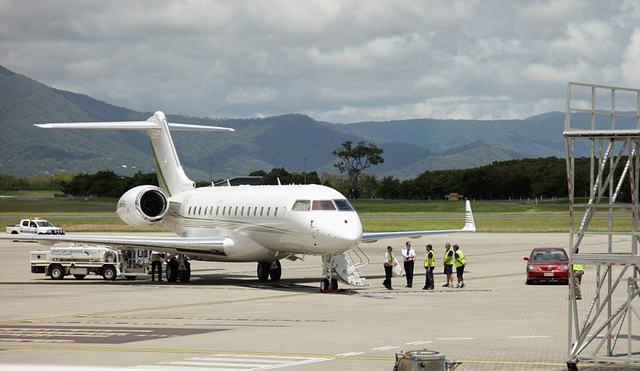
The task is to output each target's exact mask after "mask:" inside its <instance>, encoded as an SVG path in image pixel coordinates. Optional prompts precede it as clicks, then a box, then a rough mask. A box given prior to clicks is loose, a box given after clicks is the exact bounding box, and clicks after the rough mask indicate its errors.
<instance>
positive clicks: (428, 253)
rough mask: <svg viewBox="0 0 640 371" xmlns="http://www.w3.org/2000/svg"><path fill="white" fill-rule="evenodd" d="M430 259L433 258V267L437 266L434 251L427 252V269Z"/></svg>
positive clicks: (425, 262) (425, 261)
mask: <svg viewBox="0 0 640 371" xmlns="http://www.w3.org/2000/svg"><path fill="white" fill-rule="evenodd" d="M429 258H431V266H432V267H435V266H436V259H434V254H433V250H432V251H428V252H427V256H425V258H424V266H425V267H428V266H429Z"/></svg>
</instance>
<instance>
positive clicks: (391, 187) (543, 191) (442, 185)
mask: <svg viewBox="0 0 640 371" xmlns="http://www.w3.org/2000/svg"><path fill="white" fill-rule="evenodd" d="M621 162H622V161H621ZM622 165H623V164H622ZM575 167H576V174H575V193H576V195H577V196H580V195H586V194H588V192H589V159H588V158H578V159H576V165H575ZM620 168H622V166H620ZM616 171H618V169H616ZM620 171H621V169H620ZM250 175H258V176H262V177H263V178H262V184H265V185H267V184H269V185H277V184H278V180H279V181H280V184H304V183H305V178H306V183H307V184H322V185H326V186H329V187H332V188H335V189H336V190H338V191H340V192H341V193H342V194H344V195H351V194H353V193H352V187H353V184H352V182H351V181H350V180H349V179H347V178H346V177H343V176H339V175H334V174H329V173H323V174H322V175H318V173H317V172H315V171H313V172H308V173H306V174H305V173H300V172H295V171H294V172H288V171H287V170H286V169H284V168H274V169H271V170H270V171H269V172H266V171H264V170H257V171H254V172H252V173H251V174H250ZM627 182H628V180H627ZM142 184H151V185H158V180H157V177H156V174H155V173H147V174H143V173H141V172H138V173H137V174H135V175H134V176H132V177H125V176H121V175H117V174H116V173H114V172H112V171H98V172H97V173H95V174H56V175H51V176H45V175H40V176H38V177H35V178H17V177H15V176H11V175H1V174H0V189H1V190H51V189H53V190H59V191H61V192H62V193H65V194H68V195H73V196H100V197H120V196H121V195H122V194H123V193H124V192H126V191H127V190H129V189H131V188H133V187H135V186H138V185H142ZM208 185H210V184H209V182H208V181H203V182H197V186H199V187H202V186H208ZM357 187H358V189H357V194H359V196H360V197H361V198H405V199H428V198H431V199H443V198H444V197H445V196H446V195H448V194H450V193H459V194H463V195H464V196H465V197H468V198H473V199H508V198H509V197H511V198H519V197H522V198H527V197H530V198H533V197H539V196H544V197H567V194H568V189H567V170H566V162H565V159H560V158H557V157H546V158H535V159H522V160H509V161H500V162H494V163H492V164H490V165H486V166H482V167H478V168H473V169H463V170H434V171H425V172H424V173H422V174H420V175H419V176H418V177H416V178H414V179H408V180H400V179H397V178H396V177H394V176H393V175H387V176H384V177H382V178H380V179H379V178H378V177H376V176H374V175H369V174H366V173H363V174H361V175H360V179H359V182H358V185H357ZM622 189H623V190H624V189H629V188H628V185H627V186H626V188H625V187H623V188H622Z"/></svg>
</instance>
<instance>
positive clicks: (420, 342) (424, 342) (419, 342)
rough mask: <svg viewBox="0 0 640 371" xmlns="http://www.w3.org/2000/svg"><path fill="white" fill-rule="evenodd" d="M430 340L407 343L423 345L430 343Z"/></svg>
mask: <svg viewBox="0 0 640 371" xmlns="http://www.w3.org/2000/svg"><path fill="white" fill-rule="evenodd" d="M429 343H430V341H412V342H411V343H405V344H407V345H421V344H429Z"/></svg>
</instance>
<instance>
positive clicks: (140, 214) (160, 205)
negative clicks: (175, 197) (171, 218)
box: [117, 185, 169, 227]
mask: <svg viewBox="0 0 640 371" xmlns="http://www.w3.org/2000/svg"><path fill="white" fill-rule="evenodd" d="M168 210H169V201H168V196H167V194H166V193H165V191H163V190H162V188H158V187H156V186H150V185H143V186H138V187H135V188H132V189H130V190H128V191H127V192H126V193H125V194H123V195H122V197H120V200H119V201H118V210H117V211H118V216H120V219H122V220H123V221H124V222H125V223H127V224H129V225H130V226H132V227H151V226H153V225H156V224H158V223H159V222H161V221H162V219H164V217H165V215H166V214H167V211H168Z"/></svg>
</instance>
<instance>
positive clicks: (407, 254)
mask: <svg viewBox="0 0 640 371" xmlns="http://www.w3.org/2000/svg"><path fill="white" fill-rule="evenodd" d="M402 257H403V258H404V272H405V273H406V275H407V287H411V286H413V267H414V264H415V260H416V251H415V250H414V249H412V248H411V241H407V242H406V243H405V247H404V248H402Z"/></svg>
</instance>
